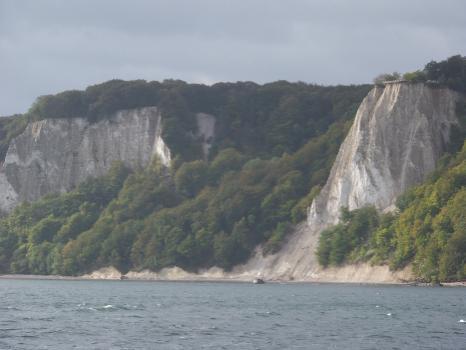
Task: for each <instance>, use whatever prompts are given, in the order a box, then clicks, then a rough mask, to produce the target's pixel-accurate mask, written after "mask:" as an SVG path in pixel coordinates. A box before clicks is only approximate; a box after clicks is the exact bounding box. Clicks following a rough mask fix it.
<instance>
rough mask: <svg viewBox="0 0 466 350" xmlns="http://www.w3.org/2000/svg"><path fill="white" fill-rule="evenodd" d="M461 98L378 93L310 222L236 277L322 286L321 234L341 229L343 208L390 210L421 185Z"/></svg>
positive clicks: (404, 89)
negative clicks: (338, 226) (332, 227)
mask: <svg viewBox="0 0 466 350" xmlns="http://www.w3.org/2000/svg"><path fill="white" fill-rule="evenodd" d="M458 97H459V96H458V94H457V93H456V92H453V91H451V90H449V89H446V88H432V87H429V86H428V85H425V84H408V83H390V84H386V86H385V87H378V86H377V87H374V89H373V90H372V91H370V93H369V94H368V95H367V97H366V98H365V99H364V100H363V102H362V103H361V105H360V107H359V109H358V112H357V114H356V118H355V121H354V124H353V126H352V128H351V130H350V132H349V134H348V136H347V137H346V139H345V141H344V142H343V144H342V146H341V148H340V150H339V153H338V156H337V158H336V161H335V163H334V165H333V167H332V170H331V174H330V177H329V178H328V181H327V183H326V185H325V186H324V188H323V189H322V191H321V193H320V194H319V195H318V196H317V197H316V198H315V200H314V201H313V203H312V205H311V207H310V208H309V213H308V220H307V222H305V223H302V224H301V225H299V226H298V228H297V230H296V232H295V233H294V234H293V236H292V237H291V238H290V240H289V241H288V242H287V243H286V244H285V246H284V247H283V248H282V249H281V251H280V252H279V253H277V254H275V255H270V256H267V257H265V258H263V257H261V254H260V252H259V253H258V254H257V255H256V256H255V257H253V258H252V259H251V260H250V261H249V262H248V264H246V265H245V266H241V267H239V268H238V269H237V270H236V273H238V274H245V273H246V274H247V273H249V274H263V275H264V276H267V277H269V278H294V279H300V280H325V279H326V278H325V272H322V270H321V268H319V266H318V263H317V259H316V256H315V250H316V248H317V242H318V237H319V233H320V232H321V231H322V230H323V229H325V228H326V227H328V226H330V225H333V224H335V223H337V222H338V219H339V213H340V208H341V207H348V208H349V209H356V208H360V207H362V206H365V205H375V206H376V207H377V208H378V209H379V210H390V209H391V208H393V205H394V203H395V200H396V198H397V197H398V196H399V195H400V194H402V193H403V192H404V191H406V190H407V189H408V188H410V187H412V186H414V185H416V184H418V183H420V182H421V181H423V180H424V179H425V178H426V177H427V176H428V175H429V173H430V172H432V171H433V170H434V168H435V165H436V162H437V161H438V159H439V158H440V156H441V155H442V154H443V153H444V152H445V148H446V145H447V144H448V141H449V134H450V126H451V125H452V124H456V123H457V118H456V114H455V106H456V102H457V100H458ZM330 279H331V278H330Z"/></svg>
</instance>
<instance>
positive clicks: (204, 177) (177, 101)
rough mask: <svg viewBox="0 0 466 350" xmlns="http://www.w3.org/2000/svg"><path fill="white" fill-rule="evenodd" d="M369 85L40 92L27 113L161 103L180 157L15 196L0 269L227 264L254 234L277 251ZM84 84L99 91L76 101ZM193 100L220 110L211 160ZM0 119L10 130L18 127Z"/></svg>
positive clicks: (247, 249)
mask: <svg viewBox="0 0 466 350" xmlns="http://www.w3.org/2000/svg"><path fill="white" fill-rule="evenodd" d="M369 89H370V86H367V85H363V86H347V87H345V86H337V87H320V86H315V85H308V84H304V83H287V82H276V83H271V84H265V85H257V84H254V83H234V84H230V83H221V84H215V85H213V86H212V87H208V86H203V85H193V84H186V83H184V82H180V81H165V82H163V83H157V82H150V83H147V82H144V81H133V82H123V81H111V82H107V83H104V84H101V85H97V86H93V87H90V88H88V89H86V90H85V91H84V92H65V93H62V94H59V95H55V96H48V97H44V98H41V99H39V100H38V101H37V102H36V104H35V105H34V106H33V107H32V108H31V110H30V112H29V113H28V115H27V118H29V119H33V120H39V119H43V118H47V117H53V118H60V117H68V118H69V117H83V118H88V119H90V120H91V121H93V122H95V121H98V120H100V119H102V118H106V117H108V116H110V115H111V114H112V113H113V112H114V111H116V110H119V109H128V108H137V107H143V106H148V105H154V104H155V105H158V106H159V107H160V108H161V109H162V113H163V118H164V119H163V120H164V134H165V135H164V138H165V140H166V142H167V143H168V145H169V147H170V148H171V149H172V151H173V150H175V151H173V153H174V154H175V160H174V161H173V164H172V167H171V168H170V169H166V168H163V167H161V166H159V165H158V163H157V161H156V160H155V161H154V163H153V164H152V165H151V166H149V167H147V168H146V169H143V170H138V171H130V170H128V169H126V168H125V167H124V166H123V165H122V164H118V163H116V164H114V166H113V168H112V170H111V171H110V172H109V174H108V175H106V176H104V177H102V178H98V179H89V180H88V181H86V182H85V183H83V184H81V185H80V186H78V187H77V188H76V189H75V190H74V191H72V192H69V193H66V194H61V195H58V194H55V195H49V196H46V197H45V198H43V199H41V200H39V201H37V202H35V203H32V204H30V203H24V204H22V205H20V206H18V207H17V208H16V209H15V210H14V211H13V212H12V213H11V214H10V215H8V216H7V217H5V218H3V219H2V220H0V271H1V272H4V273H32V274H66V275H77V274H81V273H85V272H90V271H92V270H94V269H97V268H100V267H104V266H109V265H113V266H116V267H117V268H119V269H120V270H122V271H127V270H129V269H136V270H138V269H146V268H147V269H151V270H158V269H161V268H163V267H167V266H174V265H176V266H180V267H183V268H185V269H187V270H190V271H195V270H196V269H199V268H204V267H210V266H214V265H215V266H220V267H223V268H225V269H229V268H231V267H232V266H234V265H235V264H238V263H241V262H244V261H246V260H247V258H248V257H249V256H250V255H251V253H252V251H253V250H254V248H255V247H256V246H257V245H258V244H259V243H263V244H264V251H265V253H270V252H274V251H276V250H277V249H279V247H280V245H281V244H282V242H283V240H284V239H285V237H286V235H287V234H288V233H289V232H290V231H291V228H292V226H293V225H294V224H295V223H297V222H300V221H302V220H303V219H304V218H305V215H306V208H307V207H308V206H309V205H310V203H311V200H312V198H313V197H314V196H315V195H316V194H317V193H318V191H319V188H320V186H321V185H322V184H323V183H324V182H325V180H326V178H327V176H328V173H329V171H330V167H331V165H332V163H333V160H334V158H335V156H336V153H337V151H338V148H339V146H340V144H341V142H342V140H343V138H344V137H345V135H346V132H347V131H348V129H349V126H350V124H351V119H352V117H353V116H354V114H355V111H356V109H357V107H358V105H359V104H360V102H361V100H362V99H363V97H364V96H365V95H366V94H367V92H368V90H369ZM86 96H94V97H93V100H92V101H94V102H92V103H91V102H90V101H91V100H86V101H87V102H86V103H83V102H82V99H83V98H85V99H87V98H89V97H86ZM96 96H97V97H96ZM196 112H204V113H210V114H212V115H214V116H215V117H216V119H217V124H216V137H215V140H214V143H213V146H212V150H211V155H210V157H209V159H207V160H203V159H201V158H202V157H201V155H200V154H199V152H197V151H196V152H191V151H190V150H193V149H195V150H196V149H198V147H196V145H197V141H196V139H195V138H193V137H192V135H193V134H195V131H196V130H195V128H196V124H195V116H194V114H195V113H196ZM23 118H25V117H23ZM18 121H19V119H18ZM5 125H6V126H7V127H5V128H4V129H3V130H5V132H6V133H4V135H7V136H5V137H6V138H9V137H10V136H11V134H12V133H13V134H14V132H15V131H16V130H17V128H14V127H13V126H14V124H8V123H6V124H5ZM8 132H9V134H8ZM8 135H10V136H8ZM177 135H184V136H182V137H177ZM185 147H186V148H188V149H189V148H190V150H187V151H186V150H184V148H185Z"/></svg>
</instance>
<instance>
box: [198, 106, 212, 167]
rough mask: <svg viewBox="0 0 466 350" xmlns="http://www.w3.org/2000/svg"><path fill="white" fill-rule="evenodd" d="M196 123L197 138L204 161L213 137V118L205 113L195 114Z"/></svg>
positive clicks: (207, 155)
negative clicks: (200, 144) (199, 141)
mask: <svg viewBox="0 0 466 350" xmlns="http://www.w3.org/2000/svg"><path fill="white" fill-rule="evenodd" d="M196 122H197V136H198V137H199V138H200V140H201V142H202V154H203V155H204V159H207V158H208V157H209V151H210V147H211V146H212V141H213V138H214V136H215V117H214V116H213V115H210V114H206V113H197V114H196Z"/></svg>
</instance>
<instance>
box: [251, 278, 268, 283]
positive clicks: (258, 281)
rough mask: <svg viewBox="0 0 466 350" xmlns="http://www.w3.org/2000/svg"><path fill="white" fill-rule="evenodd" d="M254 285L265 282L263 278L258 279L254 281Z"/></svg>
mask: <svg viewBox="0 0 466 350" xmlns="http://www.w3.org/2000/svg"><path fill="white" fill-rule="evenodd" d="M252 283H254V284H264V283H265V281H264V280H263V279H262V278H256V279H254V281H252Z"/></svg>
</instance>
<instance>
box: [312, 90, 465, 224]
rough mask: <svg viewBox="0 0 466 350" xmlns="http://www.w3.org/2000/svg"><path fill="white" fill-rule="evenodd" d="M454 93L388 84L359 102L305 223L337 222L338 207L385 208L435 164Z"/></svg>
mask: <svg viewBox="0 0 466 350" xmlns="http://www.w3.org/2000/svg"><path fill="white" fill-rule="evenodd" d="M457 99H458V95H457V94H456V93H455V92H453V91H451V90H449V89H439V88H430V87H429V86H427V85H425V84H408V83H398V84H387V85H386V87H385V88H383V87H375V88H374V89H373V90H372V91H371V92H370V93H369V94H368V96H367V97H366V98H365V99H364V101H363V102H362V104H361V106H360V107H359V110H358V112H357V114H356V119H355V121H354V124H353V126H352V128H351V130H350V132H349V134H348V136H347V137H346V139H345V141H344V143H343V144H342V146H341V148H340V151H339V153H338V156H337V158H336V160H335V164H334V166H333V168H332V171H331V174H330V177H329V179H328V181H327V184H326V185H325V187H324V188H323V189H322V192H321V193H320V195H319V196H318V197H317V198H316V200H315V201H314V203H313V204H312V206H311V208H310V210H309V216H308V218H309V219H308V220H309V225H310V226H312V225H315V224H316V222H317V221H318V222H320V224H323V225H328V224H335V223H337V222H338V217H339V213H340V208H341V207H348V208H349V209H350V210H353V209H357V208H360V207H362V206H365V205H368V204H371V205H375V206H376V207H377V208H378V209H379V210H386V209H390V207H392V206H393V205H394V202H395V200H396V198H397V197H398V196H399V195H400V194H402V193H403V192H405V191H406V190H407V189H408V188H410V187H412V186H414V185H416V184H419V183H420V182H422V181H423V180H424V179H425V178H426V176H427V175H428V174H429V173H431V172H432V171H433V170H434V169H435V166H436V163H437V161H438V159H439V158H440V157H441V155H442V154H443V153H444V152H445V146H446V145H447V144H448V142H449V136H450V126H451V125H452V124H456V123H457V118H456V114H455V109H456V101H457Z"/></svg>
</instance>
